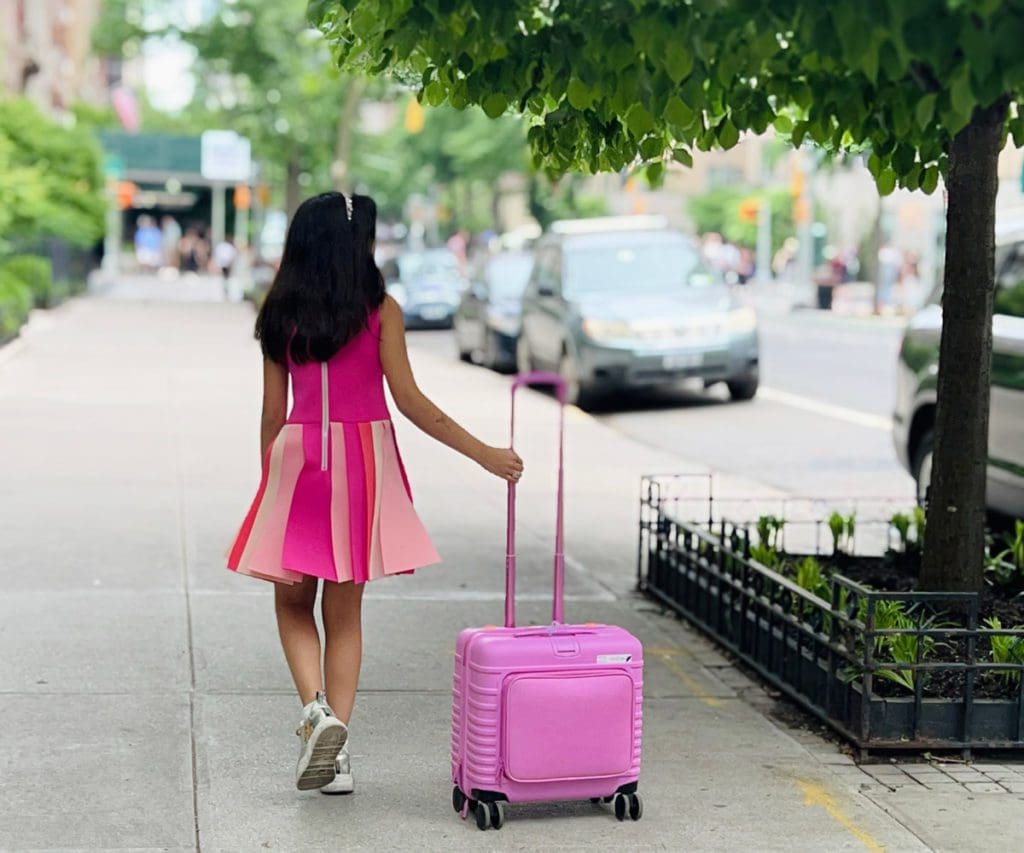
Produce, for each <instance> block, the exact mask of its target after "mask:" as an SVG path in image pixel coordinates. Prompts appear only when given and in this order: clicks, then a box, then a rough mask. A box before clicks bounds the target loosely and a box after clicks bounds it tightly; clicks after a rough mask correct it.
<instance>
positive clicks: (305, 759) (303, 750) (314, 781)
mask: <svg viewBox="0 0 1024 853" xmlns="http://www.w3.org/2000/svg"><path fill="white" fill-rule="evenodd" d="M295 734H297V735H298V736H299V737H300V738H301V739H302V743H301V744H300V746H299V763H298V765H297V767H296V768H295V785H296V787H298V789H299V790H300V791H311V790H313V789H314V788H322V787H323V786H324V785H326V784H327V783H328V782H330V781H331V780H332V779H333V778H334V771H335V759H336V758H337V757H338V753H339V752H341V749H342V747H344V746H345V741H347V740H348V727H347V726H346V725H345V724H344V723H343V722H342V721H341V720H339V719H338V718H337V717H335V716H334V711H332V710H331V706H330V705H328V704H327V697H326V696H324V694H323V693H317V694H316V698H315V699H314V700H313V701H312V702H310V703H309V704H308V705H307V706H306V707H305V708H303V709H302V722H300V723H299V727H298V728H297V729H296V730H295Z"/></svg>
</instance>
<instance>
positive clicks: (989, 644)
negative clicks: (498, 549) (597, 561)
mask: <svg viewBox="0 0 1024 853" xmlns="http://www.w3.org/2000/svg"><path fill="white" fill-rule="evenodd" d="M713 485H714V484H713V481H712V480H711V479H710V478H708V477H707V476H702V477H687V476H685V475H678V476H651V477H645V478H644V480H643V483H642V494H641V506H640V535H639V550H638V566H637V569H638V585H639V588H640V590H641V591H643V592H644V593H645V594H647V595H648V596H650V597H651V598H653V599H656V600H657V601H659V602H661V603H662V604H664V605H665V606H667V607H669V608H671V609H672V610H674V611H675V612H677V613H679V614H680V615H682V616H683V617H685V618H686V619H687V620H688V621H690V622H692V623H693V624H694V625H696V626H697V627H698V628H700V629H701V630H702V631H704V632H705V633H706V634H707V635H708V636H710V637H711V638H712V639H713V640H715V641H716V642H717V643H718V644H720V645H721V646H723V647H724V648H725V649H727V650H728V651H730V652H731V653H732V654H734V655H735V656H736V657H738V658H739V659H740V660H741V661H743V662H744V663H745V664H747V665H748V666H750V667H752V668H753V669H754V670H755V671H756V672H757V673H758V674H759V675H760V676H761V677H762V678H764V679H765V680H766V681H767V682H768V683H770V684H771V685H773V686H774V687H776V688H777V689H779V690H780V691H782V692H783V693H785V694H786V695H787V696H789V697H790V698H792V699H793V700H795V701H796V702H797V703H799V704H800V705H802V706H803V707H804V708H806V709H807V710H808V711H810V712H811V713H813V714H815V715H816V716H818V717H819V718H821V719H822V720H824V721H825V722H827V723H828V724H829V725H830V726H832V727H833V728H834V729H835V730H836V731H838V732H840V733H841V734H842V735H844V736H845V737H847V738H849V739H850V740H851V741H853V742H854V743H855V744H856V745H857V746H858V747H860V748H861V749H862V750H865V751H867V750H871V749H912V750H920V749H960V750H963V751H965V752H967V751H969V750H971V749H978V748H1002V749H1020V748H1024V678H1022V677H1021V675H1022V671H1024V655H1022V656H1020V657H1019V660H1020V661H1021V662H1014V661H1013V660H1008V659H1006V658H1005V655H1004V656H1003V658H1002V659H1000V656H999V655H998V654H997V647H998V648H1000V649H1003V650H1005V649H1006V648H1007V647H1008V646H1012V645H1013V644H1017V643H1024V631H1022V630H1014V629H1012V628H1010V627H1003V628H1000V629H998V630H994V629H991V628H988V627H984V626H983V625H980V624H979V608H980V601H979V597H978V596H977V595H975V594H973V593H939V592H927V593H926V592H883V591H877V590H871V589H868V588H867V587H866V586H864V585H862V584H859V583H856V582H854V581H852V580H850V579H849V578H846V577H843V576H842V575H840V574H832V575H831V576H830V577H828V578H827V582H826V584H825V585H824V586H821V587H819V588H818V590H817V591H811V590H808V589H805V588H804V587H803V586H801V585H800V584H798V583H796V581H795V580H793V579H792V578H790V577H787V576H786V574H784V573H782V572H780V571H775V570H773V569H771V568H768V567H767V566H765V565H762V564H760V563H759V562H758V561H757V560H755V559H754V558H752V557H751V546H752V529H753V527H754V526H755V525H756V522H757V517H758V516H759V515H761V514H764V513H772V512H773V511H774V512H778V515H777V516H776V518H778V519H779V520H780V521H781V526H780V528H779V541H780V543H784V550H785V551H786V553H787V555H790V556H799V555H801V554H805V553H806V554H815V555H818V556H824V555H827V554H829V553H830V551H829V549H828V548H827V547H826V546H827V545H829V544H831V538H832V537H831V534H827V533H826V534H823V533H822V529H823V524H824V529H825V530H826V531H827V529H828V528H827V523H825V522H823V517H824V516H823V513H822V507H830V508H834V507H835V506H839V505H841V502H831V501H825V500H822V499H812V500H808V501H803V500H797V499H785V500H780V499H772V498H770V497H765V498H742V497H736V498H729V497H724V498H720V497H716V496H715V495H714V489H713ZM773 501H774V502H775V503H774V504H773ZM849 503H850V502H848V504H849ZM856 504H857V506H856V507H855V508H852V509H850V511H851V512H854V511H856V512H859V513H861V514H862V515H861V517H860V520H859V521H858V525H857V530H858V531H860V534H859V537H851V540H854V539H856V540H857V541H856V543H854V542H853V541H851V542H849V543H846V553H847V554H850V553H851V552H854V553H856V555H857V556H858V557H861V558H869V559H870V558H871V557H879V556H880V554H881V553H883V552H884V550H885V548H891V547H893V544H894V535H893V532H892V530H891V529H890V528H891V525H890V524H889V517H890V516H891V513H892V512H893V511H894V509H898V507H895V506H894V504H893V502H891V501H869V500H864V499H861V500H859V501H857V502H856ZM843 509H844V510H845V509H849V507H848V506H847V507H843ZM814 510H817V511H818V512H819V515H818V516H817V517H815V516H814ZM734 512H735V513H737V515H736V517H732V515H731V514H732V513H734ZM854 545H856V546H858V547H857V548H856V550H855V551H854V548H853V546H854ZM1019 648H1020V649H1021V650H1022V651H1024V645H1021V646H1020V647H1019ZM938 678H941V679H943V680H944V689H943V691H942V693H943V695H942V696H938V695H928V690H927V684H928V683H929V682H933V681H935V680H936V679H938ZM992 679H1002V680H1003V685H1004V689H1003V690H1002V693H1003V694H1004V697H1003V698H998V699H988V698H981V697H979V696H978V687H979V685H980V684H981V683H982V682H983V681H985V682H986V683H991V681H992Z"/></svg>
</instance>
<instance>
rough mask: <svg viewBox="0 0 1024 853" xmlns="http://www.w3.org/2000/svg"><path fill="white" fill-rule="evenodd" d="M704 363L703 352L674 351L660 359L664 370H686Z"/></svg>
mask: <svg viewBox="0 0 1024 853" xmlns="http://www.w3.org/2000/svg"><path fill="white" fill-rule="evenodd" d="M703 363H704V354H703V353H699V352H676V353H672V354H671V355H666V356H664V357H663V358H662V360H661V366H662V367H664V368H665V370H686V369H687V368H691V367H700V366H701V365H702V364H703Z"/></svg>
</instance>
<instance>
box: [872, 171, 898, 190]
mask: <svg viewBox="0 0 1024 853" xmlns="http://www.w3.org/2000/svg"><path fill="white" fill-rule="evenodd" d="M875 184H876V185H877V186H878V194H879V195H890V194H891V193H892V191H893V190H895V189H896V173H895V172H894V171H893V170H892V169H890V168H888V167H887V168H885V169H882V171H881V172H879V173H878V177H876V178H875Z"/></svg>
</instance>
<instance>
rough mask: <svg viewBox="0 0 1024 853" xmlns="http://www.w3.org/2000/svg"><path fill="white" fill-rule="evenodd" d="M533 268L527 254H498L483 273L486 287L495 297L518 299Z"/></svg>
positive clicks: (531, 260)
mask: <svg viewBox="0 0 1024 853" xmlns="http://www.w3.org/2000/svg"><path fill="white" fill-rule="evenodd" d="M532 270H533V259H532V258H531V257H530V256H529V255H498V256H497V257H496V258H494V259H493V260H491V261H490V262H488V264H487V269H486V271H485V273H484V279H485V280H486V281H487V289H488V291H489V292H490V294H491V296H492V297H493V298H495V299H518V298H519V297H520V296H522V294H523V288H525V287H526V282H527V281H528V280H529V278H530V272H531V271H532Z"/></svg>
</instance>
